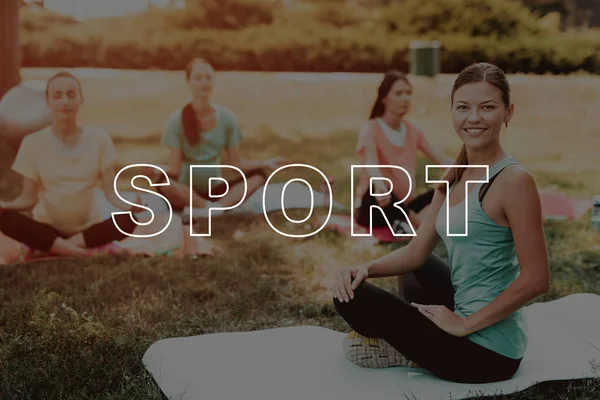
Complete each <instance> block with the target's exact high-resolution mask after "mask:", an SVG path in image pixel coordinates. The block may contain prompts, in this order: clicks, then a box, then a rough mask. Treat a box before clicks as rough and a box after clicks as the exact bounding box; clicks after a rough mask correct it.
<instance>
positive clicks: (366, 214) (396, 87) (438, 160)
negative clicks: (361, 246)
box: [356, 70, 452, 233]
mask: <svg viewBox="0 0 600 400" xmlns="http://www.w3.org/2000/svg"><path fill="white" fill-rule="evenodd" d="M411 95H412V86H411V84H410V82H409V81H408V78H407V77H406V75H405V74H403V73H402V72H400V71H396V70H391V71H388V72H386V73H385V75H384V77H383V80H382V81H381V83H380V84H379V88H378V90H377V99H376V100H375V104H373V108H372V110H371V115H370V118H369V121H367V122H366V123H365V124H364V125H363V127H362V129H361V131H360V133H359V137H358V144H357V152H358V154H359V155H360V156H361V158H362V160H361V162H362V164H363V165H395V166H400V167H402V168H404V169H405V170H406V171H407V172H408V175H407V174H405V173H404V172H402V171H400V170H398V169H391V168H383V169H380V168H368V169H362V174H361V176H360V181H359V185H358V187H357V190H356V198H357V203H359V205H358V206H357V208H358V213H357V217H356V222H357V223H358V224H359V225H362V226H365V227H369V224H372V226H373V227H385V226H386V224H387V223H386V221H385V218H384V215H382V214H381V212H374V213H373V219H372V221H370V220H371V207H372V206H374V205H379V206H380V207H381V208H382V210H383V212H384V214H385V216H386V217H387V219H388V221H389V223H390V224H391V225H392V226H391V227H392V228H393V229H394V230H395V231H399V232H403V233H409V232H412V231H411V229H410V227H407V224H406V217H405V215H404V213H403V212H402V211H401V210H399V209H398V208H396V207H394V203H397V202H398V201H400V200H402V199H404V198H405V197H406V196H407V194H408V191H409V190H410V188H411V186H410V185H411V183H410V182H409V179H410V180H411V181H412V182H413V183H414V182H415V175H416V169H417V151H418V150H420V151H422V152H423V154H425V155H426V156H427V158H429V160H431V162H433V163H434V164H446V165H450V164H452V159H451V158H450V157H448V156H446V155H445V154H444V153H442V152H441V151H440V150H438V149H436V148H435V147H434V146H432V145H431V144H430V143H429V141H428V140H427V138H426V137H425V134H424V133H423V131H422V130H421V129H419V128H418V127H417V126H416V125H415V124H414V123H412V122H411V121H408V120H407V119H406V118H405V115H406V114H407V113H408V111H409V109H410V98H411ZM378 177H384V178H387V179H389V180H390V181H391V183H392V184H393V190H392V192H391V194H389V195H387V196H372V195H371V192H370V189H369V181H370V178H378ZM373 183H374V186H375V187H374V193H378V194H383V193H388V192H389V189H390V188H389V186H388V184H387V183H386V182H385V181H383V180H381V179H377V180H374V181H373ZM414 189H415V187H414V184H413V186H412V191H411V193H410V195H409V197H408V198H407V199H406V201H404V202H403V203H402V204H400V206H401V207H402V208H403V210H404V211H405V212H406V213H407V216H408V217H409V219H410V222H411V224H412V225H413V226H416V227H418V225H419V223H420V221H421V217H420V215H422V214H423V213H421V214H419V213H420V212H421V211H423V210H424V209H426V208H427V206H428V205H429V204H430V203H431V199H432V197H433V191H428V192H426V193H424V194H421V195H419V196H415V194H414Z"/></svg>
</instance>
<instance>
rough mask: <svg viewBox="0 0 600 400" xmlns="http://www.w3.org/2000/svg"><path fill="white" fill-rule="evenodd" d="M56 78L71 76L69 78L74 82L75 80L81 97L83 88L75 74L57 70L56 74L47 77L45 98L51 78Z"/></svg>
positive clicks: (47, 94)
mask: <svg viewBox="0 0 600 400" xmlns="http://www.w3.org/2000/svg"><path fill="white" fill-rule="evenodd" d="M57 78H71V79H74V80H75V82H77V86H78V87H79V96H80V97H81V98H82V99H83V90H82V89H81V81H80V80H79V78H77V77H76V76H75V75H73V74H72V73H70V72H69V71H59V72H57V73H56V74H54V75H52V76H51V77H50V79H48V81H47V82H46V99H47V98H48V96H49V95H50V93H49V89H50V82H52V81H53V80H55V79H57Z"/></svg>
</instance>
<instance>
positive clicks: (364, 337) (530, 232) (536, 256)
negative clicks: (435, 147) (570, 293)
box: [332, 63, 550, 383]
mask: <svg viewBox="0 0 600 400" xmlns="http://www.w3.org/2000/svg"><path fill="white" fill-rule="evenodd" d="M513 111H514V105H513V104H512V103H511V100H510V87H509V84H508V81H507V79H506V76H505V74H504V72H503V71H502V70H501V69H500V68H498V67H496V66H494V65H491V64H487V63H478V64H473V65H471V66H469V67H467V68H466V69H464V70H463V71H462V72H461V73H460V74H459V76H458V77H457V79H456V81H455V82H454V87H453V89H452V95H451V113H452V119H453V124H454V129H455V131H456V133H457V134H458V137H459V138H460V140H461V141H462V142H463V146H462V149H461V151H460V154H459V156H458V158H457V160H456V162H455V166H454V167H452V168H448V170H447V171H446V175H445V176H444V178H443V179H442V180H440V181H439V182H441V183H439V185H438V186H437V188H436V191H435V194H434V198H433V201H432V204H431V211H429V212H428V214H427V216H426V217H425V219H424V221H423V223H422V225H421V226H420V227H419V229H418V231H417V236H416V237H414V238H413V240H411V242H410V243H409V244H408V245H407V246H405V247H403V248H401V249H398V250H396V251H394V252H392V253H390V254H387V255H385V256H383V257H381V258H379V259H376V260H374V261H370V262H367V263H365V264H362V265H359V266H353V267H350V268H348V267H345V268H339V269H337V270H336V272H335V275H334V278H335V279H334V284H333V286H332V290H333V295H334V304H335V307H336V309H337V311H338V313H339V314H340V315H341V316H342V317H343V318H344V319H345V320H346V321H347V322H348V324H349V325H350V327H351V328H352V329H353V331H352V332H351V333H350V334H348V335H347V336H346V339H345V341H344V348H345V350H346V354H347V356H348V358H349V359H350V360H352V361H353V362H355V363H357V364H358V365H361V366H364V367H375V368H381V367H390V366H400V365H405V366H420V367H422V368H425V369H427V370H429V371H431V372H432V373H434V374H436V375H438V376H439V377H441V378H443V379H447V380H451V381H456V382H470V383H485V382H495V381H502V380H506V379H509V378H510V377H512V376H513V375H514V374H515V373H516V371H517V370H518V368H519V365H520V363H521V360H522V358H523V356H524V354H525V350H526V347H527V329H526V326H525V321H524V319H523V314H522V308H523V307H524V306H525V305H526V304H527V303H528V302H530V301H531V300H533V299H535V298H536V297H537V296H539V295H541V294H543V293H545V292H547V291H548V288H549V279H550V278H549V277H550V273H549V264H548V256H547V250H546V242H545V236H544V229H543V219H542V213H541V205H540V198H539V195H538V191H537V187H536V184H535V181H534V179H533V178H532V176H531V175H530V173H529V172H528V171H526V170H525V169H524V168H523V167H522V166H521V165H520V164H519V163H518V162H517V160H515V159H514V158H512V157H510V156H509V155H508V154H507V153H506V152H505V151H504V150H503V148H502V145H501V144H500V132H501V130H502V125H506V127H508V122H509V121H510V119H511V117H512V115H513ZM492 183H493V185H492ZM439 239H441V240H443V242H444V244H445V245H446V247H447V249H448V259H449V260H448V261H449V262H448V264H446V263H445V262H443V261H442V260H441V259H439V258H438V257H436V256H435V255H434V254H433V250H434V248H435V246H436V244H437V243H438V241H439ZM400 275H402V276H403V279H402V282H403V284H402V287H400V296H399V297H396V296H395V295H393V294H391V293H388V292H386V291H384V290H382V289H381V288H379V287H377V286H375V285H373V284H371V283H369V282H366V281H365V280H366V279H367V278H376V277H386V276H400Z"/></svg>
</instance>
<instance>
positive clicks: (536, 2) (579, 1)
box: [523, 0, 600, 30]
mask: <svg viewBox="0 0 600 400" xmlns="http://www.w3.org/2000/svg"><path fill="white" fill-rule="evenodd" d="M523 4H525V5H526V6H527V7H529V8H530V9H531V10H533V11H535V12H537V13H538V14H539V15H540V16H544V15H547V14H550V13H553V12H556V13H559V14H560V16H561V27H562V29H563V30H564V29H567V28H576V27H586V26H600V0H523Z"/></svg>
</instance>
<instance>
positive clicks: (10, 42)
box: [0, 0, 21, 199]
mask: <svg viewBox="0 0 600 400" xmlns="http://www.w3.org/2000/svg"><path fill="white" fill-rule="evenodd" d="M20 7H21V0H0V58H1V59H2V62H0V99H1V98H2V97H3V96H4V95H5V94H6V92H8V91H9V90H10V89H11V88H12V87H14V86H16V85H18V84H19V83H20V82H21V74H20V68H21V47H20V44H19V9H20ZM14 159H15V151H14V149H13V148H12V147H11V146H9V145H8V143H7V141H6V139H5V138H4V137H3V136H2V132H1V131H0V199H6V198H7V197H13V196H14V195H15V194H16V192H17V191H18V190H20V189H19V187H20V182H19V181H20V180H19V179H18V178H17V177H16V176H15V174H14V173H11V170H10V167H11V164H12V162H13V160H14Z"/></svg>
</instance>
